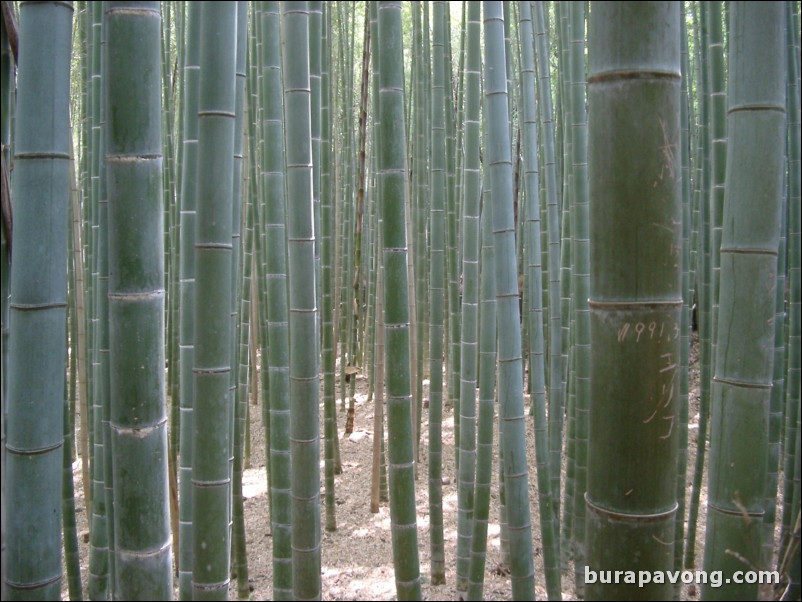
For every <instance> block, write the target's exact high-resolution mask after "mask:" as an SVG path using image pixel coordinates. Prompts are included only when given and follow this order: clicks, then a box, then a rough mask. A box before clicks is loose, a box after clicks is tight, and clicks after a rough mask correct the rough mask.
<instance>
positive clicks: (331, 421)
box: [313, 6, 338, 531]
mask: <svg viewBox="0 0 802 602" xmlns="http://www.w3.org/2000/svg"><path fill="white" fill-rule="evenodd" d="M324 10H325V11H326V17H327V18H328V17H329V16H330V10H329V7H328V6H326V7H325V8H324ZM329 30H330V28H329V27H322V32H323V36H324V39H323V41H322V42H321V44H322V46H323V49H324V50H323V57H324V58H323V59H322V60H323V63H322V65H321V82H320V85H321V88H322V90H321V93H322V99H321V111H320V117H321V141H320V145H321V149H320V152H321V157H320V171H321V174H320V223H321V228H320V238H321V248H320V259H321V264H322V265H321V278H322V280H321V288H322V307H321V309H322V315H321V321H322V328H323V334H322V337H321V360H322V362H323V366H322V369H323V413H324V423H323V425H324V426H323V429H324V437H325V447H324V456H325V466H324V469H325V486H326V498H325V506H326V530H327V531H334V530H335V529H336V528H337V522H336V514H335V498H334V486H335V485H334V473H335V463H336V462H335V455H336V454H335V449H336V445H337V438H338V432H337V406H336V402H337V400H336V399H335V396H336V383H335V378H334V369H335V365H336V356H337V353H336V349H335V343H334V340H335V332H334V328H335V322H334V320H333V318H334V273H333V270H334V240H333V236H334V233H335V230H334V198H333V187H334V179H335V178H334V177H333V176H332V163H333V159H334V152H333V150H332V148H331V144H332V121H331V113H332V110H331V109H332V107H331V101H332V94H331V61H330V59H329V56H330V47H331V39H330V37H329ZM313 85H314V80H313Z"/></svg>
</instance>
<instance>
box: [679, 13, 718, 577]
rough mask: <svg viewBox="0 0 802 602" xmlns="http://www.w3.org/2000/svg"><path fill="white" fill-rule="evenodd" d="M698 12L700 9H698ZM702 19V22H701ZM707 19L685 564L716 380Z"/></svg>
mask: <svg viewBox="0 0 802 602" xmlns="http://www.w3.org/2000/svg"><path fill="white" fill-rule="evenodd" d="M708 7H709V4H708V3H702V4H700V8H701V10H706V9H707V8H708ZM694 15H696V13H695V12H694ZM700 22H701V23H700ZM704 22H705V20H704V19H701V18H697V19H696V27H695V28H694V30H695V32H696V33H695V37H694V41H695V42H697V43H695V46H696V47H697V52H698V54H699V59H698V62H699V69H698V72H697V75H698V79H697V82H696V87H697V89H698V90H701V91H702V93H701V94H700V105H701V106H700V109H699V120H700V128H699V129H700V132H699V138H700V141H699V146H700V155H701V156H700V157H699V160H698V163H699V168H700V170H701V173H700V176H701V177H699V183H698V184H699V185H698V193H697V194H698V199H697V202H696V204H697V205H699V206H700V210H699V214H700V215H699V218H698V221H699V222H700V223H699V225H698V230H699V232H700V233H699V235H698V239H699V240H698V247H699V251H698V255H700V257H699V258H698V259H697V274H698V278H697V280H698V283H697V300H698V303H697V308H698V309H697V313H698V322H699V364H700V383H699V427H698V430H697V434H696V437H697V446H696V462H695V464H694V474H693V479H692V482H691V495H690V503H689V507H688V526H687V530H686V536H685V554H684V561H683V564H684V566H685V568H692V567H693V566H695V556H696V535H697V534H696V530H697V529H696V525H697V522H698V516H699V502H700V496H701V491H702V476H703V472H704V465H705V458H706V456H707V445H706V442H707V425H708V422H709V415H710V385H711V382H712V376H711V371H712V366H711V357H712V350H713V348H712V333H713V324H712V309H713V305H712V291H711V280H712V278H711V275H712V253H711V250H710V245H711V228H710V211H711V207H710V203H709V202H708V201H707V199H708V195H709V187H710V180H711V177H712V174H711V169H710V165H709V163H710V146H711V143H710V130H711V128H710V127H709V124H708V122H709V113H710V95H709V94H708V93H707V90H708V89H709V85H710V81H709V78H708V77H707V71H708V69H709V66H708V64H707V54H708V45H707V44H706V43H704V41H701V42H700V40H704V39H705V38H706V31H707V28H706V27H704Z"/></svg>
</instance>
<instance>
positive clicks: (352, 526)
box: [63, 350, 706, 600]
mask: <svg viewBox="0 0 802 602" xmlns="http://www.w3.org/2000/svg"><path fill="white" fill-rule="evenodd" d="M694 353H695V350H694ZM694 360H695V356H694V357H692V362H694ZM693 365H694V364H693V363H692V366H693ZM698 380H699V376H698V368H696V367H693V368H692V369H691V418H690V428H689V449H690V459H689V472H691V471H692V467H693V461H694V457H695V448H696V433H697V431H698V417H697V413H698ZM427 385H428V383H427ZM366 390H367V380H366V378H365V376H364V375H362V374H359V375H358V376H357V393H356V397H355V409H356V413H355V422H354V431H353V433H352V434H350V435H348V436H346V435H344V433H343V427H344V424H345V413H343V412H340V411H339V407H340V404H339V402H338V417H337V420H338V426H339V435H340V453H341V460H342V467H343V471H342V474H340V475H338V476H337V477H336V482H335V498H336V512H337V515H336V519H337V530H336V531H334V532H327V531H325V530H322V531H321V532H322V561H321V564H322V575H321V579H322V588H323V598H324V599H329V600H394V599H395V584H394V579H393V563H392V547H391V536H390V516H389V508H388V505H387V504H386V503H385V504H382V506H381V508H380V510H379V512H378V513H377V514H373V513H371V512H370V474H371V457H372V445H373V437H374V433H373V402H372V401H369V400H368V399H367V394H366ZM338 392H339V389H338ZM427 395H428V386H426V387H425V389H424V397H425V398H426V396H427ZM526 402H527V405H528V399H527V400H526ZM250 412H251V418H252V420H251V429H252V430H251V456H250V467H249V468H247V469H246V470H245V473H244V477H243V496H244V498H245V521H246V524H245V528H246V542H247V549H248V566H249V583H250V590H251V593H250V599H252V600H268V599H271V598H272V536H271V529H270V516H269V510H268V496H267V478H266V471H265V446H264V432H263V429H262V428H261V424H260V420H259V416H260V412H261V410H260V408H258V407H256V406H250ZM321 414H322V408H321ZM426 415H427V414H426V413H424V420H423V430H422V442H421V457H420V462H419V464H418V470H417V477H418V478H417V510H418V549H419V557H420V567H421V582H422V591H423V596H424V598H425V599H429V600H446V599H451V600H453V599H456V596H457V592H456V588H455V578H456V575H455V571H456V560H455V559H456V542H457V522H456V521H457V486H456V483H457V479H456V473H455V462H454V459H455V450H454V416H453V408H451V407H446V408H444V416H443V510H444V537H445V554H446V584H445V585H441V586H432V585H431V583H430V580H429V574H430V553H429V550H430V546H429V510H428V488H427V484H426V483H427V470H428V466H427V457H426V453H425V450H426V449H427V430H428V421H427V420H426ZM322 432H323V429H322V425H321V433H322ZM527 435H528V437H527V439H528V442H527V453H528V461H529V466H530V477H529V487H530V500H531V508H532V525H533V537H534V541H533V551H534V556H535V571H536V595H537V598H538V599H543V600H545V599H546V591H545V582H544V578H543V559H542V549H541V541H540V533H539V519H538V515H537V483H536V481H537V479H536V478H535V474H534V466H535V457H534V445H533V439H534V435H533V431H532V430H529V431H528V433H527ZM496 443H497V441H496ZM74 466H75V471H74V474H75V479H76V508H77V517H78V532H79V534H80V537H79V546H80V556H81V565H82V578H83V582H84V587H85V586H86V578H87V559H88V547H89V546H88V543H87V542H88V530H87V526H86V509H85V508H84V496H83V487H82V483H81V471H80V460H79V461H76V463H75V465H74ZM322 471H323V463H322V462H321V473H322ZM493 474H494V478H493V494H492V496H491V508H490V525H489V528H488V547H487V561H486V570H485V589H484V596H485V599H487V600H509V599H511V597H512V592H511V586H510V581H509V576H508V572H507V571H506V570H505V567H504V565H503V564H502V559H501V550H500V528H499V512H498V506H499V504H498V502H499V500H498V493H497V476H496V475H497V474H498V466H497V464H496V466H495V467H494V472H493ZM687 490H688V492H690V487H688V488H687ZM322 493H323V492H322V489H321V495H322ZM705 494H706V491H703V492H702V499H703V503H702V506H701V507H702V511H701V512H700V522H699V530H698V533H700V536H699V537H700V539H699V540H698V544H697V546H698V547H697V559H698V560H697V562H701V558H702V546H703V544H704V536H703V533H704V514H705V512H704V508H705V505H704V500H705V497H706V496H705ZM321 512H325V509H323V508H322V507H321ZM176 583H177V580H176ZM562 592H563V599H564V600H569V599H575V598H576V592H575V590H574V579H573V568H572V567H570V566H569V567H568V571H567V572H566V573H564V574H563V581H562ZM230 597H231V599H236V597H237V592H236V579H232V588H231V592H230ZM63 598H64V599H65V600H66V599H68V594H67V591H66V579H65V580H64V589H63ZM683 598H684V599H697V598H698V591H697V590H696V589H695V588H687V587H686V588H685V590H684V591H683Z"/></svg>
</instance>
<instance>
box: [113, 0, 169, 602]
mask: <svg viewBox="0 0 802 602" xmlns="http://www.w3.org/2000/svg"><path fill="white" fill-rule="evenodd" d="M104 24H105V26H106V27H107V28H108V29H107V34H106V35H107V40H108V42H107V44H106V68H107V74H106V103H107V114H108V115H109V116H110V121H109V124H108V126H107V130H106V142H107V144H106V156H105V161H106V166H107V173H108V201H109V216H108V228H109V234H108V236H109V283H108V290H109V293H108V303H109V369H110V375H111V380H110V400H111V411H110V414H109V423H110V424H109V426H110V434H111V452H112V470H113V489H114V493H113V499H114V500H116V503H115V510H116V511H115V513H114V536H115V541H114V544H115V546H114V554H115V570H116V573H115V585H114V588H113V589H114V592H115V597H117V596H119V597H120V599H127V600H133V599H148V600H149V599H159V598H165V597H169V596H171V595H172V590H173V581H172V575H173V573H172V562H171V552H172V550H171V544H170V522H169V515H170V513H169V498H168V495H169V492H168V475H167V454H168V447H167V417H166V414H165V406H166V404H165V396H166V391H165V376H164V370H163V369H162V367H163V366H164V363H165V358H164V342H165V341H164V261H163V247H162V244H163V232H164V229H163V221H162V220H163V216H164V212H163V209H162V203H163V196H162V193H163V191H162V154H161V144H162V137H161V120H160V119H159V116H160V114H161V96H160V92H161V90H160V85H159V84H160V68H159V65H160V64H161V60H160V56H159V44H158V40H159V36H160V35H161V34H160V27H161V14H160V11H159V5H158V4H157V3H155V2H153V3H150V4H146V5H142V4H134V5H132V4H130V3H127V2H112V3H108V4H107V5H106V8H105V20H104ZM134 41H136V42H139V43H140V44H141V47H140V52H138V53H132V52H130V48H131V44H132V43H135V42H134ZM143 457H149V458H153V461H151V462H142V458H143ZM107 486H108V484H107ZM123 500H124V501H125V502H124V503H123Z"/></svg>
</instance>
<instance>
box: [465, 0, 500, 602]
mask: <svg viewBox="0 0 802 602" xmlns="http://www.w3.org/2000/svg"><path fill="white" fill-rule="evenodd" d="M472 4H473V3H472ZM475 4H477V5H478V4H479V3H478V2H476V3H475ZM469 10H470V5H469ZM470 25H471V21H469V22H468V26H469V32H468V35H469V36H470ZM469 40H470V38H469ZM469 43H470V42H469ZM468 84H469V81H468V80H467V79H466V91H467V90H470V88H469V85H468ZM465 133H466V136H467V133H468V131H467V129H466V132H465ZM487 184H489V182H488V181H487V179H485V180H484V186H483V189H482V195H483V199H482V205H483V209H484V210H483V211H482V218H481V229H482V254H481V259H480V261H481V264H482V265H481V289H482V290H481V297H482V298H481V302H480V309H479V319H480V326H479V328H480V332H479V403H478V417H477V425H476V426H477V438H476V482H475V490H474V513H473V534H472V537H471V562H470V567H469V573H468V594H467V599H468V600H480V599H481V598H482V591H483V588H484V574H485V564H486V563H485V560H486V551H487V525H488V519H489V516H490V486H491V475H492V472H493V470H492V468H493V466H492V465H493V430H494V429H493V426H494V425H493V422H494V414H495V411H496V348H497V341H496V272H495V252H494V247H493V223H492V215H491V213H490V207H491V205H490V202H491V197H492V193H491V191H490V188H489V186H488V185H487Z"/></svg>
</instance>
